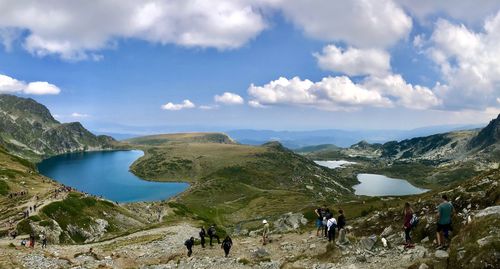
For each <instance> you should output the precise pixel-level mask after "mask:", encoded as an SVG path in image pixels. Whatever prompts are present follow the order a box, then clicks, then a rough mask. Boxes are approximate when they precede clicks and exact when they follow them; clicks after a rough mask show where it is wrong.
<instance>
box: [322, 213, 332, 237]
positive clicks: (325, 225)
mask: <svg viewBox="0 0 500 269" xmlns="http://www.w3.org/2000/svg"><path fill="white" fill-rule="evenodd" d="M324 214H325V215H324V216H323V227H324V231H323V235H324V236H325V237H328V225H327V222H328V220H329V219H330V218H332V217H333V214H332V213H331V212H330V209H329V208H327V207H325V211H324Z"/></svg>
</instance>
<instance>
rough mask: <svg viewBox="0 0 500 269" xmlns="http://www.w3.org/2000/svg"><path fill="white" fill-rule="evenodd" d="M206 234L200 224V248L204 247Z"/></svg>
mask: <svg viewBox="0 0 500 269" xmlns="http://www.w3.org/2000/svg"><path fill="white" fill-rule="evenodd" d="M206 235H207V233H206V232H205V228H204V227H203V226H202V227H201V230H200V243H201V247H202V248H205V236H206Z"/></svg>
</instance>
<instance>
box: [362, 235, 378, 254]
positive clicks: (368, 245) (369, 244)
mask: <svg viewBox="0 0 500 269" xmlns="http://www.w3.org/2000/svg"><path fill="white" fill-rule="evenodd" d="M359 242H360V243H361V246H362V247H363V248H364V249H366V250H371V249H372V248H373V246H375V243H377V236H376V235H372V236H370V237H364V238H362V239H361V240H360V241H359Z"/></svg>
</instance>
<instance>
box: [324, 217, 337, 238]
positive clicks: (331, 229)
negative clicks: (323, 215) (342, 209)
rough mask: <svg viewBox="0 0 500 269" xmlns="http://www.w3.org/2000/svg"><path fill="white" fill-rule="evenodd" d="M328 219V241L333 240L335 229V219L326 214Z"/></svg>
mask: <svg viewBox="0 0 500 269" xmlns="http://www.w3.org/2000/svg"><path fill="white" fill-rule="evenodd" d="M328 217H329V219H327V221H326V227H327V232H328V242H331V241H332V240H335V229H336V228H337V220H336V219H335V218H334V217H333V216H332V215H329V216H328Z"/></svg>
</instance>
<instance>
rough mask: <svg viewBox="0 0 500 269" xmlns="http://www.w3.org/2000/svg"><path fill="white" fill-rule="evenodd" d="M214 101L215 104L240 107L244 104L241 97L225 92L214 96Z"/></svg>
mask: <svg viewBox="0 0 500 269" xmlns="http://www.w3.org/2000/svg"><path fill="white" fill-rule="evenodd" d="M214 100H215V102H217V103H222V104H226V105H241V104H243V103H244V102H245V101H244V100H243V98H242V97H241V96H239V95H237V94H235V93H231V92H225V93H223V94H222V95H215V96H214Z"/></svg>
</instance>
